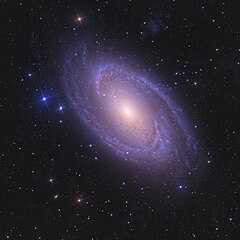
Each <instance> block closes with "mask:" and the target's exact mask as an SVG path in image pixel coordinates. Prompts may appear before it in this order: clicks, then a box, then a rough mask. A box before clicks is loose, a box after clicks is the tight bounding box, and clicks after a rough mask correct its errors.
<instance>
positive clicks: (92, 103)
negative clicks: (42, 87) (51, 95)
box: [63, 48, 197, 171]
mask: <svg viewBox="0 0 240 240" xmlns="http://www.w3.org/2000/svg"><path fill="white" fill-rule="evenodd" d="M66 59H67V60H66V61H65V65H64V68H63V69H64V71H63V82H64V88H65V90H66V93H67V96H68V97H69V99H70V102H71V103H72V105H73V106H74V109H75V111H76V113H77V115H78V117H79V119H80V120H81V121H82V122H83V123H84V124H85V125H86V126H88V127H89V128H90V129H91V130H92V132H94V133H95V134H96V135H97V136H98V137H100V139H101V140H102V141H103V143H105V145H107V146H108V147H109V148H110V149H112V150H113V151H114V152H115V153H116V154H117V155H118V156H120V157H121V158H123V159H125V160H129V161H132V162H134V163H137V164H140V165H147V166H154V167H155V166H156V167H157V166H161V165H165V164H168V165H169V166H171V169H172V170H173V169H178V170H179V171H182V169H184V168H185V169H186V168H189V167H190V166H193V167H194V166H196V165H195V164H196V158H197V157H196V152H197V147H196V145H197V144H196V141H195V140H194V138H193V136H192V133H191V131H190V130H189V127H188V124H187V122H186V120H185V117H184V115H183V111H182V110H181V108H179V107H178V106H177V104H176V103H175V102H174V100H173V98H171V97H170V96H169V94H168V92H169V91H168V89H167V88H166V87H164V86H163V85H162V84H160V80H159V79H158V81H157V82H158V84H156V83H155V82H154V81H152V80H151V79H150V77H149V76H148V75H147V74H143V73H141V71H139V68H138V70H136V69H135V70H134V67H132V66H131V67H130V66H129V65H128V64H127V63H126V61H121V60H119V59H117V58H115V59H114V57H112V56H110V57H109V56H108V57H106V56H104V57H103V56H101V57H98V56H97V54H95V55H94V54H89V53H87V50H86V49H83V48H82V49H78V51H77V53H75V54H74V51H72V52H71V53H70V54H69V55H68V57H67V58H66ZM142 72H143V71H142Z"/></svg>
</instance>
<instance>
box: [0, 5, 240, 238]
mask: <svg viewBox="0 0 240 240" xmlns="http://www.w3.org/2000/svg"><path fill="white" fill-rule="evenodd" d="M239 11H240V2H239V1H237V0H233V1H225V2H224V1H186V0H185V1H181V0H176V1H155V0H151V1H140V0H132V1H127V0H119V1H117V0H108V1H101V0H99V1H96V0H94V1H93V0H89V1H87V0H85V1H81V0H78V1H77V0H75V1H74V2H73V1H60V0H59V1H22V2H21V1H8V0H5V1H1V2H0V34H1V35H0V42H1V44H0V53H1V57H0V97H1V98H0V134H1V140H0V159H1V178H2V180H1V212H0V213H1V222H0V238H1V239H105V240H106V239H144V240H145V239H176V240H180V239H184V240H188V239H201V240H202V239H203V240H205V239H206V240H207V239H239V238H240V211H239V207H240V206H239V200H240V195H239V194H240V174H239V171H240V164H239V160H240V159H239V156H240V151H239V150H240V149H239V148H240V146H239V144H240V139H239V124H240V114H239V110H240V40H239V37H240V18H239ZM77 12H78V14H79V16H84V17H85V18H84V19H83V21H82V24H80V23H79V22H76V21H75V20H76V18H77V17H78V14H77ZM144 22H145V23H144ZM153 27H155V28H153ZM141 32H142V33H141ZM83 38H85V39H86V38H87V39H89V41H91V42H92V43H94V44H98V42H99V43H100V44H101V45H103V46H114V47H117V48H118V49H119V50H122V51H123V52H125V53H127V54H129V55H131V56H135V58H136V59H137V61H141V63H142V66H144V67H145V68H146V69H151V70H149V71H152V72H153V74H155V75H157V76H158V78H159V79H164V83H165V84H166V85H168V86H169V87H171V88H172V89H173V90H174V92H175V93H176V95H177V99H178V98H179V99H181V100H179V102H180V103H181V105H183V107H184V109H185V111H186V115H187V116H189V119H190V122H191V124H192V126H194V125H197V128H196V129H195V131H196V133H195V134H196V135H197V136H198V138H199V140H200V141H201V143H202V146H203V149H202V151H203V152H204V154H206V153H209V154H208V155H207V156H208V157H207V159H205V158H203V160H202V161H203V162H204V163H203V165H204V167H203V172H204V173H203V174H202V175H201V177H200V176H196V180H195V184H194V186H195V187H191V186H188V187H187V188H186V189H181V190H180V189H178V187H177V186H168V185H167V184H164V183H161V182H160V183H159V182H158V184H156V182H152V181H151V180H149V179H144V178H140V177H139V176H138V174H137V172H134V171H133V170H132V168H129V169H128V168H126V166H125V165H124V163H123V162H121V161H119V160H118V159H116V157H115V156H114V155H113V154H111V153H109V152H107V151H105V149H104V147H103V146H102V145H101V144H100V143H99V142H98V141H97V140H96V139H95V138H94V136H92V135H91V134H89V131H88V129H85V127H84V126H82V125H81V124H79V120H78V119H77V117H76V115H75V113H74V111H73V109H72V108H71V105H70V103H69V102H68V100H67V99H66V96H65V93H64V89H62V87H61V86H62V85H61V83H60V81H59V79H60V73H61V62H62V60H63V58H64V55H65V54H66V52H67V50H68V48H69V46H72V45H74V44H76V43H77V42H78V41H80V40H81V39H83ZM96 41H97V43H96ZM133 61H134V59H133ZM183 72H184V73H183ZM29 73H31V74H32V75H31V76H29ZM176 73H177V74H176ZM41 91H42V93H41ZM42 94H44V96H45V95H46V96H47V97H49V98H48V99H47V105H46V104H45V103H44V102H43V101H41V99H42V97H43V95H42ZM59 104H62V105H63V106H64V111H62V112H59V111H57V110H56V109H57V108H58V107H59ZM60 120H61V121H62V123H60V122H59V121H60ZM90 144H92V145H93V146H92V147H89V145H90ZM95 157H97V158H98V159H97V160H95V159H94V158H95ZM208 161H210V163H208ZM50 179H52V182H50ZM179 184H181V183H179ZM186 184H187V183H186ZM54 196H57V198H54ZM77 199H81V202H80V203H79V202H77Z"/></svg>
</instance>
